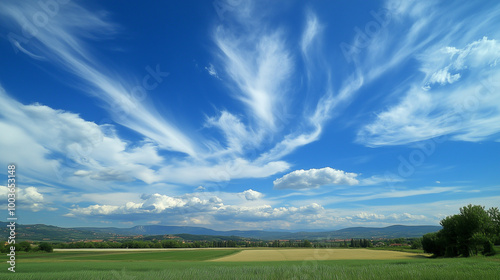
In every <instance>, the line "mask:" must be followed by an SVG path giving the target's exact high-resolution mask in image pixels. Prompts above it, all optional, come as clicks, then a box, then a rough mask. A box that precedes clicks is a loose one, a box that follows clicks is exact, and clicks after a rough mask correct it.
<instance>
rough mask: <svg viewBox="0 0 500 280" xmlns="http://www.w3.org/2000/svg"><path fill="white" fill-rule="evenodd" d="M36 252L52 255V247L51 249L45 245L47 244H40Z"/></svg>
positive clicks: (48, 245) (49, 245)
mask: <svg viewBox="0 0 500 280" xmlns="http://www.w3.org/2000/svg"><path fill="white" fill-rule="evenodd" d="M38 250H41V251H45V252H47V253H52V252H53V251H54V247H52V244H50V243H47V242H42V243H40V245H38Z"/></svg>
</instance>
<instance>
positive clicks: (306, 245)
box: [303, 239, 312, 247]
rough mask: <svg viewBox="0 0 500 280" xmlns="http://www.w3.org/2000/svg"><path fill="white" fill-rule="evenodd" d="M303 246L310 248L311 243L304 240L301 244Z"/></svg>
mask: <svg viewBox="0 0 500 280" xmlns="http://www.w3.org/2000/svg"><path fill="white" fill-rule="evenodd" d="M303 244H304V247H312V244H311V242H310V241H309V240H307V239H306V240H304V243H303Z"/></svg>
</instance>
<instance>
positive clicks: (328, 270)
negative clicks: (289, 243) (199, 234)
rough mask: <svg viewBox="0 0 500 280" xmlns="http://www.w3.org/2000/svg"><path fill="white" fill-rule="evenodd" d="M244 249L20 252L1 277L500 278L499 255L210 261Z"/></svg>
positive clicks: (0, 274) (5, 264)
mask: <svg viewBox="0 0 500 280" xmlns="http://www.w3.org/2000/svg"><path fill="white" fill-rule="evenodd" d="M239 251H240V250H237V249H227V250H225V249H224V250H175V251H160V252H147V251H142V252H129V251H126V252H54V253H30V254H20V255H18V257H17V261H16V273H11V272H9V271H7V267H8V264H7V263H5V262H3V264H2V265H1V267H0V269H1V271H0V279H23V280H24V279H33V280H34V279H36V280H38V279H41V280H43V279H47V280H48V279H51V280H52V279H75V280H78V279H103V280H104V279H116V280H128V279H130V280H131V279H136V280H139V279H141V280H142V279H467V280H468V279H500V256H498V255H497V256H494V257H488V258H485V257H473V258H467V259H466V258H455V259H432V258H425V257H419V258H415V259H401V260H335V261H315V260H309V261H276V262H258V261H257V262H210V261H208V260H213V259H217V258H220V257H223V256H228V255H231V254H235V253H237V252H239Z"/></svg>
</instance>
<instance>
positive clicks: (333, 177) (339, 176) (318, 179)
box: [273, 167, 359, 189]
mask: <svg viewBox="0 0 500 280" xmlns="http://www.w3.org/2000/svg"><path fill="white" fill-rule="evenodd" d="M357 176H358V174H356V173H349V172H345V171H342V170H337V169H333V168H330V167H325V168H321V169H309V170H302V169H301V170H295V171H293V172H291V173H288V174H286V175H285V176H283V177H281V178H279V179H276V180H274V182H273V184H274V188H275V189H312V188H318V187H320V186H324V185H356V184H358V183H359V181H358V180H357V179H356V177H357Z"/></svg>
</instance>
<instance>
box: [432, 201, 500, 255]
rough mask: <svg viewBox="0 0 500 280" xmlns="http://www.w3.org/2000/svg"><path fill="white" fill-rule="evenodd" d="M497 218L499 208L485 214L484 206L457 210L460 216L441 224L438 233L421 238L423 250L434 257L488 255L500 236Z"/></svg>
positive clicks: (445, 220)
mask: <svg viewBox="0 0 500 280" xmlns="http://www.w3.org/2000/svg"><path fill="white" fill-rule="evenodd" d="M499 217H500V215H499V211H498V208H491V209H489V210H488V211H486V210H485V209H484V207H483V206H479V205H471V204H469V205H467V206H465V207H462V208H460V213H459V214H456V215H452V216H448V217H446V218H444V219H443V220H441V223H440V224H441V226H442V227H443V228H442V229H441V230H440V231H439V232H437V233H431V234H426V235H424V236H423V238H422V247H423V249H424V251H426V252H429V253H433V254H434V255H435V256H445V257H456V256H459V255H461V256H464V257H468V256H472V255H477V254H479V253H482V254H491V248H493V247H492V246H493V245H492V243H493V242H495V240H496V239H498V236H499V233H500V223H499ZM490 245H491V246H490ZM493 251H494V248H493Z"/></svg>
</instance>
